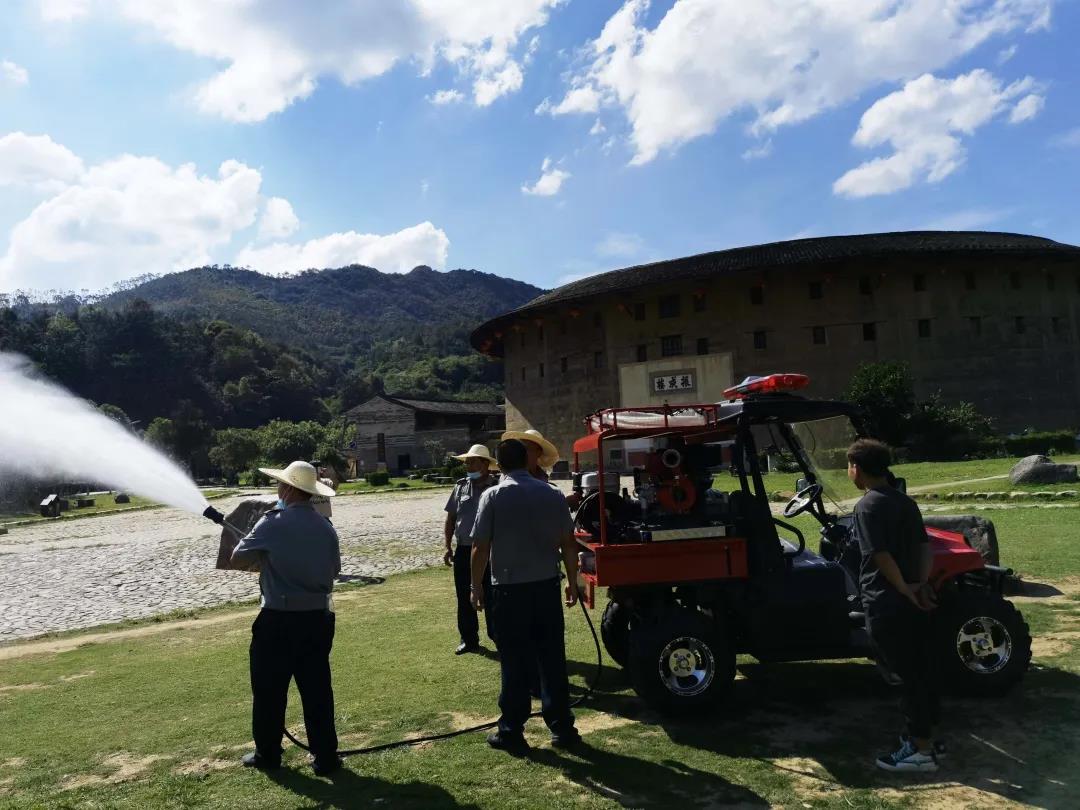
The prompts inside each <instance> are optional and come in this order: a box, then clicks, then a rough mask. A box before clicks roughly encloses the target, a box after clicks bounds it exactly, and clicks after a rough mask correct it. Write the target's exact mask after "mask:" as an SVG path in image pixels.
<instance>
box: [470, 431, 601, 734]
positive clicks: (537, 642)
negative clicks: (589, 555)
mask: <svg viewBox="0 0 1080 810" xmlns="http://www.w3.org/2000/svg"><path fill="white" fill-rule="evenodd" d="M498 460H499V466H500V467H502V470H503V478H502V480H501V481H500V482H499V484H498V485H497V486H494V487H491V488H490V489H488V490H486V491H485V492H484V494H483V495H481V496H480V506H479V508H478V509H477V514H476V522H475V523H474V524H473V530H472V541H473V545H472V603H473V606H474V607H475V608H476V609H477V610H482V609H483V608H484V606H485V599H484V590H483V587H482V586H481V582H482V581H483V574H484V568H485V567H486V566H487V564H488V561H489V559H490V564H491V584H492V590H493V593H494V600H493V601H494V604H493V605H492V606H491V608H490V609H491V610H492V625H493V626H494V630H495V643H496V645H497V646H498V648H499V668H500V670H501V673H502V691H501V693H500V695H499V708H500V709H501V710H502V716H501V717H500V718H499V730H498V731H497V732H496V733H494V734H492V735H491V736H489V737H488V743H489V744H490V745H491V746H492V747H493V748H500V749H504V750H506V751H510V752H511V753H522V752H524V751H525V750H526V749H527V748H528V743H526V741H525V736H524V729H525V721H526V720H527V719H528V717H529V677H530V673H531V672H532V670H534V669H535V668H536V667H537V665H539V669H540V703H541V712H542V714H543V717H544V722H545V723H546V724H547V727H548V729H550V731H551V734H552V744H553V745H555V746H556V747H560V748H568V747H571V746H574V745H576V744H578V743H579V742H580V741H581V737H580V736H579V735H578V732H577V730H576V729H575V728H574V715H573V714H572V713H571V711H570V687H569V683H568V682H567V678H566V644H565V640H564V638H563V614H562V609H561V607H560V605H559V555H560V551H561V554H562V559H563V564H564V565H565V566H566V575H567V578H568V579H567V587H566V605H567V607H572V606H573V605H575V604H577V598H578V592H577V544H576V542H575V541H574V524H573V519H572V518H571V517H570V510H569V509H568V508H567V506H566V499H565V498H564V497H563V495H562V493H561V492H559V491H558V490H557V489H555V488H554V487H551V486H549V485H548V484H546V483H544V482H543V481H540V480H538V479H536V478H534V477H533V476H531V475H530V474H529V472H528V470H527V469H526V463H527V455H526V450H525V446H524V445H523V444H522V443H521V442H520V441H518V440H517V439H509V440H506V441H503V442H501V443H500V444H499V449H498Z"/></svg>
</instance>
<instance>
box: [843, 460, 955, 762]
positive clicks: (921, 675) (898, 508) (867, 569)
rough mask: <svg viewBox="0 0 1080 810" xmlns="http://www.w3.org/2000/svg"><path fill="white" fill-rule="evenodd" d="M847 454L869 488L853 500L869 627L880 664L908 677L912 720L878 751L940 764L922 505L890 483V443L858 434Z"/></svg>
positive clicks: (856, 478) (905, 706)
mask: <svg viewBox="0 0 1080 810" xmlns="http://www.w3.org/2000/svg"><path fill="white" fill-rule="evenodd" d="M847 459H848V477H849V478H850V479H851V481H852V482H853V483H854V484H855V486H857V487H858V488H859V489H861V490H863V491H864V495H863V496H862V498H860V499H859V502H858V503H857V504H856V505H855V533H856V536H857V538H858V541H859V549H860V552H861V554H862V565H861V570H860V577H859V579H860V585H861V589H862V596H863V605H864V608H865V611H866V626H867V631H868V632H869V634H870V637H871V639H872V641H873V643H874V646H875V648H876V651H877V654H878V656H879V658H880V659H881V661H882V663H883V664H884V665H885V667H886V668H887V669H888V670H890V671H891V672H892V673H894V674H895V675H897V676H899V678H900V679H901V680H902V682H903V685H902V687H901V688H902V690H903V691H902V698H901V710H902V711H903V713H904V716H905V718H906V721H907V728H906V730H905V732H904V733H903V734H902V735H901V739H900V747H899V749H897V750H896V751H895V752H894V753H891V754H885V755H883V756H880V757H878V759H877V766H878V767H879V768H882V769H884V770H890V771H916V772H918V771H936V770H937V768H938V758H939V757H940V756H941V755H943V754H944V745H943V744H942V743H940V742H939V743H935V742H933V731H934V726H935V725H937V723H938V720H939V714H940V702H939V699H938V691H937V682H936V677H935V672H934V667H933V653H932V650H931V646H930V641H931V633H932V628H931V625H930V611H931V610H932V609H933V608H934V592H933V589H932V588H931V587H930V586H929V585H928V583H927V579H928V577H929V575H930V564H931V553H930V545H929V542H928V541H927V537H926V527H925V526H924V525H923V520H922V514H921V513H920V511H919V507H918V504H916V503H915V502H914V501H913V500H912V499H911V498H909V497H908V496H907V495H905V494H904V493H903V492H901V491H900V490H898V489H896V488H894V487H893V486H890V484H889V480H890V473H889V463H890V459H891V453H890V451H889V448H888V447H887V446H886V445H884V444H882V443H881V442H878V441H875V440H873V439H859V440H858V441H856V442H855V443H854V444H853V445H851V447H850V448H848V451H847ZM892 480H895V479H892Z"/></svg>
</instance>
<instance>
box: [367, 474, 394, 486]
mask: <svg viewBox="0 0 1080 810" xmlns="http://www.w3.org/2000/svg"><path fill="white" fill-rule="evenodd" d="M367 482H368V484H370V485H371V486H373V487H385V486H386V485H387V484H389V483H390V473H388V472H386V471H376V472H369V473H368V474H367Z"/></svg>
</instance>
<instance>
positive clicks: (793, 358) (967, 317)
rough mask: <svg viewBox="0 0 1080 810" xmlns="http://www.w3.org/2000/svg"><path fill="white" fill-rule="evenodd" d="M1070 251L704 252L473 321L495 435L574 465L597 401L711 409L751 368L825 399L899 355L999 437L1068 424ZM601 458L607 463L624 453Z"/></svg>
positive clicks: (882, 243)
mask: <svg viewBox="0 0 1080 810" xmlns="http://www.w3.org/2000/svg"><path fill="white" fill-rule="evenodd" d="M1078 307H1080V247H1076V246H1073V245H1067V244H1062V243H1059V242H1054V241H1052V240H1050V239H1043V238H1040V237H1036V236H1024V235H1019V234H1009V233H983V232H940V231H931V232H921V231H920V232H904V233H883V234H865V235H858V236H831V237H821V238H814V239H799V240H794V241H789V242H776V243H773V244H768V245H756V246H752V247H742V248H735V249H732V250H722V251H716V252H714V253H703V254H701V255H698V256H689V257H686V258H682V259H673V260H671V261H663V262H656V263H653V264H646V265H641V266H638V267H629V268H626V269H623V270H614V271H611V272H608V273H602V274H600V275H596V276H591V277H589V278H586V279H582V280H580V281H575V282H573V283H572V284H567V285H566V286H564V287H560V288H558V289H556V290H552V291H551V292H548V293H545V294H544V295H542V296H540V297H539V298H536V299H534V300H533V301H531V302H529V303H528V304H526V305H525V306H523V307H519V308H518V309H516V310H514V311H512V312H508V313H506V314H504V315H501V316H499V317H497V318H494V319H492V320H490V321H488V322H487V323H485V324H483V325H481V326H480V327H478V328H477V329H476V330H475V331H474V332H473V334H472V344H473V346H474V347H475V348H476V349H478V350H479V351H481V352H483V353H484V354H488V355H491V356H495V357H501V358H503V360H504V363H505V370H506V425H507V428H509V429H518V430H520V429H524V428H528V427H535V428H537V429H539V430H541V431H542V432H543V433H544V434H545V435H546V436H548V437H549V438H550V439H551V440H552V441H553V442H555V444H556V445H557V446H558V447H559V450H560V452H561V453H562V455H563V457H564V458H566V457H568V456H569V451H570V445H571V443H572V441H573V439H575V438H577V437H578V436H579V435H581V433H582V419H583V417H584V416H585V415H586V414H588V413H591V412H593V411H596V410H597V409H599V408H605V407H615V406H619V407H630V406H637V405H647V404H655V405H660V404H663V403H665V402H667V403H670V404H679V403H688V402H714V401H717V400H719V399H721V394H722V392H723V390H724V389H725V388H727V387H728V386H730V385H731V384H732V383H733V382H735V381H738V380H741V379H743V378H744V377H746V376H748V375H758V374H768V373H772V372H801V373H805V374H808V375H809V376H810V378H811V384H810V388H809V389H808V391H807V393H808V395H810V396H813V397H830V396H837V395H839V394H840V392H841V391H843V389H844V388H845V386H846V385H847V383H848V381H849V379H850V378H851V375H852V373H853V372H854V371H855V369H856V368H857V367H858V366H860V365H861V364H863V363H870V362H876V361H886V360H903V361H906V362H907V363H909V364H910V367H911V371H912V374H913V376H914V378H915V386H916V393H917V395H918V396H919V397H926V396H928V395H930V394H932V393H934V392H937V391H940V392H941V394H942V395H943V396H944V397H945V398H947V399H949V400H968V401H970V402H974V403H975V404H976V405H977V406H978V407H979V408H980V409H981V410H982V411H983V412H984V413H987V414H988V415H990V416H993V417H994V418H995V419H996V420H997V421H998V424H999V425H1000V426H1001V427H1002V428H1003V429H1006V430H1011V429H1019V428H1023V427H1028V426H1034V427H1039V428H1073V427H1076V426H1077V423H1078V421H1080V419H1078V415H1080V343H1078V340H1080V334H1078V327H1080V322H1078ZM611 461H613V462H614V463H616V464H617V463H618V459H617V458H614V459H612V460H611Z"/></svg>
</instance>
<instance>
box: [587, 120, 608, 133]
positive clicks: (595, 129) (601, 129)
mask: <svg viewBox="0 0 1080 810" xmlns="http://www.w3.org/2000/svg"><path fill="white" fill-rule="evenodd" d="M605 132H607V128H606V127H605V126H604V123H603V122H602V121H601V120H600V119H599V118H597V119H596V121H594V122H593V125H592V129H590V130H589V134H590V135H603V134H604V133H605Z"/></svg>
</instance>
